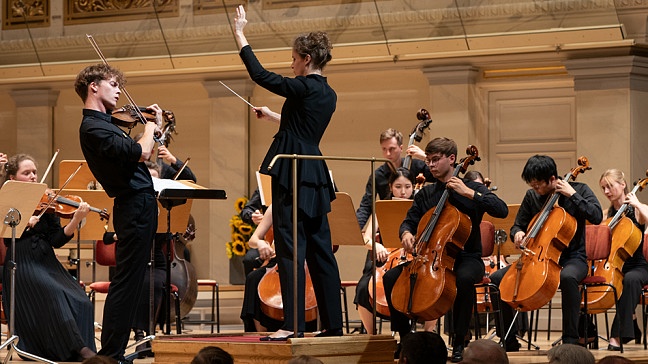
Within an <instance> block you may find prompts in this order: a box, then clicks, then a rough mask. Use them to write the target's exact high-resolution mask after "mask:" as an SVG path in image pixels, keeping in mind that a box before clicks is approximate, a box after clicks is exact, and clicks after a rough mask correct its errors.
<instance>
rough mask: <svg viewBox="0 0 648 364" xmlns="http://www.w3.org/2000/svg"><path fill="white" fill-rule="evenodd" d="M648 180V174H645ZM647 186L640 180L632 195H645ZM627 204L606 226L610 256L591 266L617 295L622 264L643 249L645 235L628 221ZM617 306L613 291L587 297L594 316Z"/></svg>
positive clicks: (645, 182) (594, 274) (621, 278)
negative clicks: (639, 249) (610, 233)
mask: <svg viewBox="0 0 648 364" xmlns="http://www.w3.org/2000/svg"><path fill="white" fill-rule="evenodd" d="M646 176H648V171H646ZM646 184H648V178H643V179H640V180H639V181H637V182H636V183H635V186H634V188H633V189H632V192H631V193H637V191H642V190H643V189H644V187H645V186H646ZM627 212H628V204H627V203H624V204H623V205H621V207H620V208H619V210H618V211H617V212H616V214H614V216H613V217H611V218H609V219H607V220H605V221H604V222H603V224H605V225H607V226H609V227H610V229H611V230H612V244H611V245H610V255H609V256H608V258H607V259H603V260H596V261H593V262H592V265H591V272H590V273H591V275H593V276H598V277H603V278H605V281H606V282H611V283H612V284H613V285H614V287H616V289H617V291H618V292H621V291H622V290H623V264H624V263H625V261H626V260H627V259H628V258H630V257H631V256H632V255H634V253H635V251H636V250H637V249H638V248H639V245H641V237H642V235H643V234H642V232H641V230H639V228H637V226H636V225H635V224H634V223H633V222H632V220H630V218H628V217H626V214H627ZM612 306H614V291H612V289H605V290H592V291H590V292H588V293H587V310H588V312H591V313H602V312H605V311H607V310H608V309H610V308H612Z"/></svg>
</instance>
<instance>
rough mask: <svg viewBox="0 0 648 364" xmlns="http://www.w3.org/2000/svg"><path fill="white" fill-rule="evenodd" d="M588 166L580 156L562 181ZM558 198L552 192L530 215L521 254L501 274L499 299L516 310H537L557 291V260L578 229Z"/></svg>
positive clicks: (572, 178)
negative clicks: (512, 265) (559, 203)
mask: <svg viewBox="0 0 648 364" xmlns="http://www.w3.org/2000/svg"><path fill="white" fill-rule="evenodd" d="M589 169H591V167H590V166H589V161H588V160H587V158H586V157H580V158H578V167H575V168H573V169H572V170H571V171H570V172H569V173H568V174H567V175H565V177H564V180H565V181H567V182H569V181H573V180H575V179H576V177H577V176H578V175H579V174H580V173H584V172H585V171H586V170H589ZM559 197H560V193H558V192H555V191H554V193H553V194H552V195H551V196H549V197H548V198H547V201H546V202H545V204H544V206H543V208H542V209H541V210H540V212H538V214H536V215H535V216H534V217H533V219H532V220H531V223H530V225H529V228H528V229H527V233H526V235H525V236H524V240H523V241H522V243H521V244H520V249H521V252H522V254H521V256H520V259H518V261H517V262H516V263H515V269H509V270H508V272H506V274H505V275H504V277H502V281H501V283H500V295H501V299H502V301H504V302H506V303H508V304H509V305H510V306H511V307H513V309H515V310H518V311H521V312H524V311H533V310H537V309H539V308H540V307H542V306H544V305H545V304H546V303H547V302H549V300H551V298H552V297H553V296H554V295H555V294H556V291H557V290H558V285H559V284H560V271H561V269H562V267H561V266H560V265H559V264H558V260H559V259H560V254H561V253H562V251H563V250H564V249H565V248H566V247H567V246H569V243H570V242H571V239H572V238H573V237H574V234H576V228H577V226H576V219H575V218H574V217H573V216H571V215H570V214H568V213H567V212H566V211H565V209H563V208H562V207H560V206H557V202H558V198H559Z"/></svg>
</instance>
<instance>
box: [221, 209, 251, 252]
mask: <svg viewBox="0 0 648 364" xmlns="http://www.w3.org/2000/svg"><path fill="white" fill-rule="evenodd" d="M247 201H248V199H247V197H240V198H238V199H237V200H236V202H235V203H234V208H235V210H236V214H235V215H233V216H232V218H231V219H230V221H229V226H230V234H231V240H230V241H228V242H227V243H225V252H226V253H227V258H229V259H232V257H234V256H244V255H245V253H246V252H247V251H248V250H250V245H249V244H248V240H250V237H251V236H252V233H254V230H255V229H256V225H254V224H248V223H246V222H245V221H243V219H241V216H240V214H241V211H242V210H243V207H245V204H246V203H247Z"/></svg>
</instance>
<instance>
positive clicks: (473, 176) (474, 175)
mask: <svg viewBox="0 0 648 364" xmlns="http://www.w3.org/2000/svg"><path fill="white" fill-rule="evenodd" d="M464 178H465V179H467V180H469V181H477V180H478V179H480V180H482V182H484V176H483V175H482V174H481V172H479V171H475V170H472V171H468V172H466V174H465V175H464Z"/></svg>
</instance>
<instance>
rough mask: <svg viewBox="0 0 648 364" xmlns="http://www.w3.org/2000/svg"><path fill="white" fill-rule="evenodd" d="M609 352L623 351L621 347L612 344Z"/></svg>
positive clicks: (609, 346)
mask: <svg viewBox="0 0 648 364" xmlns="http://www.w3.org/2000/svg"><path fill="white" fill-rule="evenodd" d="M608 351H621V347H620V346H616V345H612V344H610V345H608Z"/></svg>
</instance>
